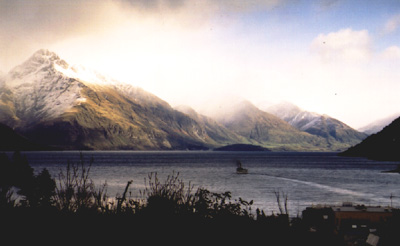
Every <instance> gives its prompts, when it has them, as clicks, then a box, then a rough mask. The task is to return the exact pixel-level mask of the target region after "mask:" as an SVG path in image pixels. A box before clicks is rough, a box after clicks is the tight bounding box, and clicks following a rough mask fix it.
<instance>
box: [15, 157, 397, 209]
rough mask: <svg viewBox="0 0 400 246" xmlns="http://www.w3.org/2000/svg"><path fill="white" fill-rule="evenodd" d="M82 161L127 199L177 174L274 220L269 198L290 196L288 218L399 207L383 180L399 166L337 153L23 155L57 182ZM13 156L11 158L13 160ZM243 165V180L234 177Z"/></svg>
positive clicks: (392, 177)
mask: <svg viewBox="0 0 400 246" xmlns="http://www.w3.org/2000/svg"><path fill="white" fill-rule="evenodd" d="M80 153H82V154H83V157H84V160H85V162H86V163H89V159H90V158H93V159H94V162H93V164H92V166H91V170H90V177H91V179H92V180H93V181H94V182H95V184H96V185H97V186H100V185H101V184H103V183H104V182H106V183H107V193H108V195H109V196H111V197H113V196H116V195H117V194H122V193H123V191H124V188H125V186H126V184H127V182H128V181H130V180H132V181H133V183H132V185H131V188H130V192H131V194H132V196H134V197H138V196H139V191H140V190H143V189H144V188H145V180H146V178H147V177H148V175H149V173H154V172H156V173H157V175H158V177H159V179H160V180H165V178H166V177H167V176H168V175H172V174H173V173H175V174H176V173H179V177H180V178H181V179H183V181H185V182H186V183H187V184H189V181H190V183H191V184H192V185H194V187H195V189H197V188H198V187H203V188H206V189H208V190H210V191H212V192H225V191H230V192H231V193H232V199H238V198H239V197H241V198H242V199H244V200H246V201H250V200H253V201H254V204H253V206H252V209H253V211H255V209H256V208H260V209H263V210H264V211H265V213H266V214H271V213H272V212H274V213H277V212H278V211H279V210H278V206H277V202H276V197H275V194H274V192H277V191H278V192H281V193H285V194H287V196H288V204H289V212H290V215H291V216H296V215H297V214H301V211H302V210H304V209H305V208H306V207H307V206H310V205H316V204H335V205H338V204H341V203H342V202H353V203H356V204H365V205H379V206H390V205H393V207H400V189H399V188H400V174H397V173H382V171H385V170H391V169H394V168H395V167H396V165H397V164H398V163H396V162H379V161H372V160H367V159H365V158H348V157H339V156H337V154H336V153H319V152H317V153H315V152H312V153H308V152H307V153H304V152H212V151H81V152H79V151H52V152H23V154H25V155H26V156H27V158H28V161H29V164H30V165H31V166H32V167H33V168H34V169H35V171H36V172H39V171H41V170H42V169H43V168H46V169H48V170H49V171H50V173H51V174H52V176H53V177H54V178H56V179H57V176H58V174H59V173H60V171H61V170H63V171H64V172H65V170H66V166H67V163H68V161H70V162H73V163H77V162H79V159H80ZM10 154H11V153H10ZM236 160H240V161H241V162H242V165H243V167H244V168H247V169H248V170H249V173H248V174H236V172H235V169H236Z"/></svg>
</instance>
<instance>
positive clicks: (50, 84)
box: [2, 50, 85, 127]
mask: <svg viewBox="0 0 400 246" xmlns="http://www.w3.org/2000/svg"><path fill="white" fill-rule="evenodd" d="M67 68H68V64H67V63H66V62H65V61H63V60H61V59H60V58H59V57H58V56H57V55H56V54H55V53H52V52H50V51H48V50H39V51H38V52H36V53H35V54H34V55H33V56H32V57H31V58H29V59H28V60H27V61H26V62H24V63H23V64H21V65H19V66H17V67H15V68H14V69H12V70H11V71H10V72H9V73H8V74H7V76H6V77H5V79H4V83H5V84H4V85H5V89H6V90H7V89H8V92H9V93H8V94H9V96H10V97H12V98H13V100H12V103H13V108H14V114H15V115H14V117H15V118H16V119H17V125H16V126H21V127H24V126H25V125H26V124H35V123H37V122H39V121H41V120H42V119H49V118H55V117H57V116H59V115H61V114H63V113H65V112H66V111H67V110H69V109H71V108H72V107H73V106H75V105H78V104H79V103H81V102H83V101H85V98H84V97H83V96H82V93H81V89H82V88H83V87H85V85H84V84H83V83H82V82H80V81H79V80H74V79H72V78H70V77H68V76H66V75H64V74H63V73H61V72H60V71H59V70H61V69H67ZM4 93H5V90H2V94H4ZM14 127H15V126H14Z"/></svg>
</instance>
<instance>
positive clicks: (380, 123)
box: [358, 113, 400, 135]
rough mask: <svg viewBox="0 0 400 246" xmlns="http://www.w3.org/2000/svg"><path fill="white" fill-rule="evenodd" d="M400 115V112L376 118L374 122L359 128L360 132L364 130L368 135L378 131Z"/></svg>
mask: <svg viewBox="0 0 400 246" xmlns="http://www.w3.org/2000/svg"><path fill="white" fill-rule="evenodd" d="M399 116H400V113H397V114H393V115H390V116H388V117H385V118H382V119H378V120H376V121H374V122H371V123H369V124H368V125H366V126H363V127H361V128H359V129H358V130H359V131H360V132H364V133H366V134H368V135H371V134H374V133H377V132H380V131H381V130H382V129H383V128H384V127H385V126H387V125H389V124H390V123H391V122H392V121H394V120H395V119H396V118H398V117H399Z"/></svg>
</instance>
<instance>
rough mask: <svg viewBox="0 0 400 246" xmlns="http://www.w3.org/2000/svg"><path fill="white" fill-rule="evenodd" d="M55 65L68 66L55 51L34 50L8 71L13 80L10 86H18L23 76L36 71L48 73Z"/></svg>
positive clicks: (22, 81)
mask: <svg viewBox="0 0 400 246" xmlns="http://www.w3.org/2000/svg"><path fill="white" fill-rule="evenodd" d="M55 66H59V67H62V68H64V69H66V68H68V67H69V66H68V63H67V62H65V61H64V60H62V59H61V58H60V57H59V56H58V55H57V54H56V53H54V52H51V51H49V50H46V49H40V50H38V51H36V52H35V53H34V54H33V55H32V56H31V57H30V58H29V59H28V60H26V61H25V62H24V63H22V64H21V65H19V66H16V67H15V68H13V69H12V70H11V71H10V72H9V77H10V79H11V80H14V83H13V85H12V86H14V87H15V86H19V85H21V84H23V83H25V82H24V80H22V79H23V78H26V77H27V76H30V75H31V76H35V74H37V73H38V72H45V73H48V72H50V71H54V69H55Z"/></svg>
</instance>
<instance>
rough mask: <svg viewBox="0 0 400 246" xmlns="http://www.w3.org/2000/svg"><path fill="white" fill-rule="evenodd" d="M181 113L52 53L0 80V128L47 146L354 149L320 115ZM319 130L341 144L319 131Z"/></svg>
mask: <svg viewBox="0 0 400 246" xmlns="http://www.w3.org/2000/svg"><path fill="white" fill-rule="evenodd" d="M213 106H214V107H216V105H213ZM180 110H182V111H183V112H179V111H178V110H175V109H173V108H172V107H171V106H170V105H169V104H168V103H167V102H165V101H163V100H162V99H160V98H158V97H157V96H155V95H153V94H151V93H148V92H146V91H144V90H143V89H141V88H137V87H134V86H132V85H131V84H127V83H122V82H119V81H116V80H113V79H112V78H109V77H107V76H104V75H102V74H100V73H98V72H96V71H93V70H90V69H87V68H84V67H82V66H71V65H70V64H68V63H67V62H66V61H64V60H63V59H61V58H60V57H59V56H58V55H57V54H55V53H54V52H50V51H48V50H39V51H37V52H36V53H35V54H33V55H32V56H31V57H30V58H29V59H28V60H27V61H26V62H24V63H23V64H21V65H19V66H17V67H15V68H14V69H12V70H11V71H10V72H9V73H8V74H6V75H5V76H4V77H2V78H0V123H3V124H5V125H7V126H9V127H11V128H12V130H14V131H16V132H17V133H18V134H21V135H23V137H26V138H27V139H28V140H29V141H31V142H34V143H38V144H39V145H40V146H43V145H45V146H52V147H56V148H61V149H137V150H162V149H207V148H213V147H220V146H223V145H230V144H238V143H242V144H243V143H244V144H257V145H262V146H264V147H268V148H271V149H274V148H275V149H280V150H283V149H284V150H323V151H329V150H339V149H342V148H345V147H349V146H350V145H352V144H353V143H354V141H353V140H354V139H352V138H350V137H349V138H345V137H343V136H345V135H346V134H347V135H348V136H352V135H351V134H353V133H352V132H351V131H347V128H346V127H344V126H337V124H336V122H335V120H334V119H331V118H327V117H325V118H324V116H321V117H318V116H317V115H314V114H312V113H304V112H302V113H301V112H300V113H299V112H297V113H296V114H294V113H293V112H292V113H290V114H289V113H287V114H288V117H289V115H295V116H296V117H294V118H291V120H289V121H288V122H290V124H288V123H287V122H285V121H284V120H281V119H279V118H278V117H276V116H274V115H272V114H269V113H266V112H264V111H261V110H260V109H258V108H257V107H255V106H254V105H252V104H251V103H249V102H247V101H243V102H241V103H240V104H232V103H228V106H227V107H226V108H224V109H223V110H222V111H223V113H222V114H221V113H219V114H218V115H217V117H216V118H213V119H211V118H209V117H205V116H203V115H200V114H197V113H196V112H194V111H193V110H188V109H182V108H181V109H180ZM218 111H221V108H219V110H218ZM294 111H296V110H295V109H294ZM285 117H286V116H285ZM289 118H290V117H289ZM304 121H305V122H306V123H304V124H303V122H304ZM291 124H293V125H297V126H298V128H296V127H293V126H292V125H291ZM316 125H322V126H323V129H324V131H325V132H327V133H326V134H328V135H329V136H334V137H335V139H334V141H332V139H333V137H332V138H329V141H327V139H328V138H324V137H321V136H322V135H323V134H325V133H324V132H321V133H320V132H316V131H314V130H313V129H315V126H316ZM332 126H334V127H333V128H332ZM326 129H327V130H326ZM304 131H306V132H304ZM310 133H311V134H310ZM336 138H337V139H340V141H342V142H340V144H337V143H338V142H339V140H336ZM346 141H347V142H346Z"/></svg>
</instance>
